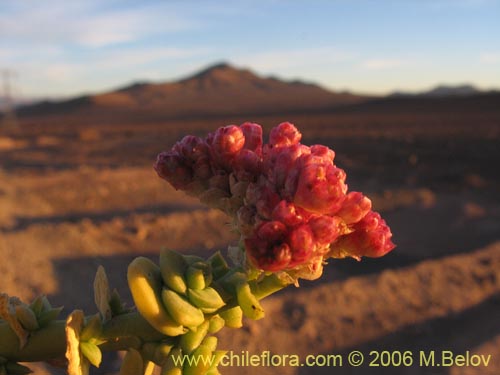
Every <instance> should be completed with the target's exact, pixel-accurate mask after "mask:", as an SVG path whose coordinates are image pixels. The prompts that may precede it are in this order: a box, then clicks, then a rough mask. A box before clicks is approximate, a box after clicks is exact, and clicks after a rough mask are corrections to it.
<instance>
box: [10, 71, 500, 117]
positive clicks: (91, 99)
mask: <svg viewBox="0 0 500 375" xmlns="http://www.w3.org/2000/svg"><path fill="white" fill-rule="evenodd" d="M497 93H498V92H497ZM482 94H484V93H483V92H482V91H480V90H478V89H477V88H475V87H473V86H471V85H461V86H438V87H436V88H434V89H432V90H430V91H426V92H421V93H416V94H412V93H405V92H395V93H393V94H391V95H388V96H386V97H373V96H366V95H356V94H352V93H348V92H332V91H329V90H326V89H324V88H322V87H320V86H318V85H316V84H312V83H306V82H302V81H284V80H280V79H277V78H273V77H260V76H258V75H256V74H255V73H253V72H251V71H250V70H246V69H237V68H235V67H233V66H231V65H229V64H227V63H220V64H216V65H213V66H210V67H208V68H206V69H204V70H201V71H199V72H197V73H196V74H194V75H192V76H189V77H187V78H184V79H180V80H177V81H173V82H165V83H149V82H137V83H134V84H132V85H129V86H126V87H123V88H120V89H118V90H114V91H110V92H106V93H103V94H96V95H87V96H81V97H76V98H73V99H70V100H63V101H41V102H37V103H34V104H28V105H23V106H20V107H18V109H17V113H18V114H19V115H20V116H28V117H29V116H40V115H49V116H52V115H75V116H80V117H82V116H84V117H85V116H86V117H88V118H90V116H99V118H103V119H105V118H113V119H117V118H118V119H120V118H125V119H128V118H129V117H130V116H132V117H134V118H136V119H140V118H141V116H142V118H145V117H148V118H150V119H153V118H155V119H168V118H185V117H200V116H221V115H222V116H225V115H236V114H237V115H247V114H252V115H259V114H274V113H285V112H308V111H331V110H336V109H342V108H347V109H349V108H350V109H355V108H359V109H372V108H373V109H379V108H380V109H382V108H384V110H385V108H390V107H391V106H392V103H393V104H394V106H401V105H403V106H406V107H408V105H410V107H412V106H413V104H411V103H414V102H415V103H417V102H416V101H415V100H413V99H417V100H418V101H419V102H420V101H421V100H427V99H429V100H430V99H434V98H445V99H450V98H468V97H473V96H477V95H482ZM487 94H488V93H487ZM408 100H410V102H411V103H410V102H408ZM489 100H490V102H491V98H490V99H489ZM0 103H1V102H0ZM410 107H408V108H410Z"/></svg>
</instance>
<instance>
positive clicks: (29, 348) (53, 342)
mask: <svg viewBox="0 0 500 375" xmlns="http://www.w3.org/2000/svg"><path fill="white" fill-rule="evenodd" d="M250 285H251V288H252V292H253V293H254V294H255V296H256V297H257V298H258V299H262V298H265V297H267V296H269V295H271V294H273V293H275V292H277V291H279V290H281V289H283V288H284V287H286V286H287V285H289V284H288V283H286V282H284V281H283V280H281V279H280V278H278V277H277V276H276V275H275V274H271V275H267V276H265V277H264V278H262V279H261V280H259V281H258V282H257V281H256V280H253V281H251V282H250ZM226 302H228V306H233V305H234V306H236V305H237V301H235V300H234V299H233V298H230V299H229V300H228V301H226ZM228 306H226V307H228ZM65 327H66V321H65V320H56V321H53V322H51V323H50V324H48V325H47V326H46V327H44V328H41V329H39V330H37V331H35V332H32V333H31V335H30V337H29V340H28V343H27V344H26V345H25V346H24V347H23V348H22V349H20V348H19V339H18V337H17V336H16V334H15V333H14V332H13V331H12V329H11V328H10V326H9V324H8V323H7V322H6V321H4V320H0V357H4V358H7V359H9V360H11V361H18V362H38V361H47V360H51V359H55V358H64V356H65V352H66V332H65ZM165 337H166V336H165V335H163V334H162V333H160V332H158V331H156V330H155V329H154V328H153V327H152V326H151V325H150V324H149V323H148V322H147V321H146V320H145V319H144V318H143V317H142V316H141V315H140V314H139V313H138V312H131V313H127V314H122V315H117V316H115V317H113V318H112V319H111V320H109V321H108V322H106V323H105V324H104V325H103V329H102V334H101V335H100V337H98V339H101V340H104V341H105V342H104V343H103V344H101V345H100V348H101V350H103V351H119V350H127V349H128V348H130V347H133V348H136V349H138V348H139V347H140V346H141V345H142V344H143V343H144V342H154V341H159V340H162V339H164V338H165Z"/></svg>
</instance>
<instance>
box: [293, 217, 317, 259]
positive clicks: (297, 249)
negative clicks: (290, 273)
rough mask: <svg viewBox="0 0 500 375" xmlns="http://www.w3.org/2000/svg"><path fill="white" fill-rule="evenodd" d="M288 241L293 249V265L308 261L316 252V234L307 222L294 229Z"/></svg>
mask: <svg viewBox="0 0 500 375" xmlns="http://www.w3.org/2000/svg"><path fill="white" fill-rule="evenodd" d="M287 242H288V244H289V246H290V248H291V250H292V266H293V265H295V264H302V263H304V262H306V261H308V260H309V259H310V258H311V256H312V255H313V254H314V250H315V246H314V236H313V233H312V231H311V228H310V227H309V225H307V224H304V225H300V226H298V227H296V228H294V229H292V230H291V231H290V233H289V234H288V239H287Z"/></svg>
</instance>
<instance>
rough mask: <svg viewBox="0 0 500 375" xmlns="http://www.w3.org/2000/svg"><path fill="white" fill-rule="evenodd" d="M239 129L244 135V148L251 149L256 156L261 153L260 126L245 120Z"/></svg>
mask: <svg viewBox="0 0 500 375" xmlns="http://www.w3.org/2000/svg"><path fill="white" fill-rule="evenodd" d="M240 129H241V131H242V132H243V135H244V136H245V145H244V149H245V150H248V151H252V152H254V153H255V154H257V156H261V155H262V127H261V126H260V125H259V124H254V123H252V122H245V123H244V124H242V125H240Z"/></svg>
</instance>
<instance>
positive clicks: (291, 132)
mask: <svg viewBox="0 0 500 375" xmlns="http://www.w3.org/2000/svg"><path fill="white" fill-rule="evenodd" d="M301 138H302V134H300V132H299V131H298V130H297V128H296V127H295V126H294V125H293V124H291V123H289V122H282V123H281V124H279V125H278V126H277V127H275V128H273V129H272V130H271V134H270V135H269V143H270V144H271V145H272V146H273V147H283V146H292V145H295V144H297V143H299V142H300V139H301Z"/></svg>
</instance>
